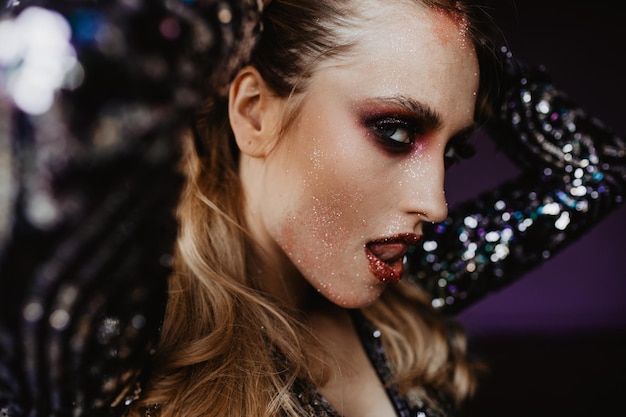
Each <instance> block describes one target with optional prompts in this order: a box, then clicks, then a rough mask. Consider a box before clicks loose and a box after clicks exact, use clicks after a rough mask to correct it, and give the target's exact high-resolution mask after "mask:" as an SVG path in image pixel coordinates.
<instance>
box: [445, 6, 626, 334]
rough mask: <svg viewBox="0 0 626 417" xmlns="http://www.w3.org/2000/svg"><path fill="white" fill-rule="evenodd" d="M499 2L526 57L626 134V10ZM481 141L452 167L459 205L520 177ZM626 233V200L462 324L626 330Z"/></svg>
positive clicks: (504, 23)
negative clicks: (625, 13)
mask: <svg viewBox="0 0 626 417" xmlns="http://www.w3.org/2000/svg"><path fill="white" fill-rule="evenodd" d="M494 4H495V5H496V6H495V9H494V13H493V14H494V15H495V17H496V18H497V20H498V21H499V22H500V25H501V27H502V28H503V30H504V31H505V33H506V35H507V38H508V40H509V43H510V45H511V48H512V50H513V51H514V52H515V53H516V54H517V56H518V57H520V58H521V59H523V60H525V61H528V62H532V63H541V64H544V65H546V67H547V68H548V71H549V73H550V74H551V76H552V78H553V80H554V83H555V85H556V86H557V87H558V88H560V89H561V90H564V91H565V92H567V94H568V95H569V96H570V97H571V98H572V99H574V100H575V101H576V102H577V103H579V104H580V105H581V107H583V108H584V109H585V110H587V112H588V113H589V114H591V115H593V116H596V117H597V118H599V119H600V120H602V121H603V122H604V123H605V124H606V125H608V126H609V127H611V128H612V129H614V130H615V131H616V132H618V133H620V134H622V135H625V134H626V112H625V110H626V106H625V105H624V103H625V101H626V78H625V77H626V63H625V62H624V59H623V55H624V53H625V52H626V47H625V46H626V24H625V23H624V19H623V16H622V15H621V14H620V13H617V12H616V10H615V9H614V8H612V7H609V6H603V5H598V4H595V3H594V4H592V5H590V4H588V3H583V2H581V3H580V4H577V3H575V2H571V1H570V2H566V1H552V2H548V1H545V0H544V1H538V0H523V1H522V0H518V1H517V5H516V6H513V5H512V4H510V3H509V2H503V1H497V2H494ZM477 146H478V148H479V152H478V155H477V156H476V157H474V158H473V159H472V160H470V161H467V162H465V163H462V164H461V165H460V166H456V167H454V168H453V169H452V170H451V171H450V173H449V178H448V185H447V196H448V199H449V201H450V203H451V204H454V202H455V201H460V200H464V199H466V198H471V197H472V196H473V195H475V193H477V192H478V191H481V190H483V189H486V188H489V187H490V186H493V185H495V184H497V183H499V182H501V180H503V179H504V178H509V177H511V176H514V175H516V172H517V170H516V168H515V167H514V166H513V165H512V164H511V163H510V162H509V161H508V160H506V159H504V157H503V156H501V155H499V154H497V153H496V152H495V149H494V147H493V146H492V144H491V142H489V141H488V140H480V141H478V142H477ZM494 155H495V158H494ZM494 173H497V174H498V175H501V176H500V177H499V178H495V175H494ZM625 235H626V204H625V205H624V206H622V207H621V208H620V209H619V210H617V211H615V212H613V213H612V214H611V215H610V216H609V217H608V218H606V219H605V220H604V221H603V222H602V223H601V224H600V225H599V226H597V227H596V228H595V229H594V230H593V231H591V232H589V233H588V234H587V235H586V236H585V237H584V238H583V239H581V240H579V241H577V242H576V243H574V244H573V245H572V246H570V247H568V248H566V249H565V250H563V251H562V252H560V253H559V254H557V255H556V256H555V257H553V258H552V260H551V261H549V262H548V263H547V264H545V265H543V266H541V267H539V268H538V269H536V270H534V271H532V272H531V273H529V274H528V275H526V276H525V277H524V278H522V279H521V280H519V281H517V282H515V283H513V284H511V285H509V286H508V287H506V288H504V289H502V290H500V291H499V292H497V293H494V294H492V295H491V296H489V297H487V298H486V299H485V300H483V301H481V302H479V303H477V304H476V305H474V306H472V307H470V308H469V309H468V310H467V311H465V312H463V313H462V315H461V316H460V319H461V321H462V322H463V323H465V325H466V327H467V329H468V331H469V332H470V333H474V334H477V335H479V336H483V337H491V336H494V335H502V334H515V333H542V334H554V333H555V332H556V333H562V334H576V333H583V332H584V333H587V332H589V331H592V332H593V331H598V330H620V331H626V300H625V298H626V249H624V242H623V239H624V236H625Z"/></svg>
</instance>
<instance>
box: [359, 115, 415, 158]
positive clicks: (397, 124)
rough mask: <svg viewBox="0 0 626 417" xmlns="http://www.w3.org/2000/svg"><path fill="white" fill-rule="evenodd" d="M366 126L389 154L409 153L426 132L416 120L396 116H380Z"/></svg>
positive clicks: (366, 122) (366, 123) (367, 122)
mask: <svg viewBox="0 0 626 417" xmlns="http://www.w3.org/2000/svg"><path fill="white" fill-rule="evenodd" d="M364 125H365V126H366V127H367V128H368V129H369V131H370V132H371V133H372V134H373V136H374V138H375V139H376V142H377V143H378V145H380V146H381V147H382V148H383V149H384V150H385V151H387V152H389V153H393V154H396V153H408V152H410V151H411V150H412V149H413V145H414V143H415V142H416V140H418V138H419V136H421V135H422V134H423V133H424V131H423V127H422V126H421V124H420V123H419V122H417V121H416V120H414V119H410V118H405V117H399V116H397V115H394V116H380V117H374V118H373V119H367V120H365V122H364Z"/></svg>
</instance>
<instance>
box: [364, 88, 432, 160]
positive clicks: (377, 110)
mask: <svg viewBox="0 0 626 417" xmlns="http://www.w3.org/2000/svg"><path fill="white" fill-rule="evenodd" d="M357 107H358V108H359V109H360V114H359V116H360V119H361V124H362V126H363V127H364V128H365V130H366V132H367V135H368V136H369V137H371V138H373V140H374V141H375V143H376V145H377V146H379V147H380V148H382V149H383V150H384V151H386V152H387V153H389V154H392V155H393V154H406V153H409V152H410V151H411V150H412V149H414V147H415V144H416V143H417V142H419V141H420V140H421V139H423V138H424V137H425V136H426V135H427V134H428V132H431V131H432V130H434V129H435V128H436V127H438V126H439V125H440V120H441V119H440V118H439V117H438V115H437V114H436V113H435V112H434V111H433V110H432V109H431V108H430V107H428V106H426V105H424V104H423V103H420V102H418V101H415V100H412V99H410V98H407V97H403V96H393V97H377V98H373V99H368V100H365V101H363V102H361V103H360V105H359V106H357Z"/></svg>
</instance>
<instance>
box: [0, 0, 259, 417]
mask: <svg viewBox="0 0 626 417" xmlns="http://www.w3.org/2000/svg"><path fill="white" fill-rule="evenodd" d="M0 7H2V12H1V14H0V276H1V279H0V294H1V297H2V299H1V302H0V415H3V416H11V417H17V416H52V415H55V416H81V415H85V416H87V415H88V416H97V415H100V414H108V410H109V406H110V405H113V406H114V407H123V406H124V404H125V403H126V402H128V401H131V400H132V399H133V397H134V396H135V394H136V391H137V390H138V387H139V386H140V384H141V381H143V379H144V377H145V376H147V375H148V373H149V365H150V358H151V355H152V350H153V348H154V346H155V344H156V343H157V339H158V331H159V326H160V321H161V318H162V316H163V311H164V306H165V301H166V283H167V281H166V279H167V276H168V275H169V272H170V259H171V252H172V245H173V241H174V239H175V236H176V227H177V226H176V222H175V218H174V207H175V205H176V203H177V200H178V195H179V191H180V188H181V185H182V176H181V175H179V174H178V172H177V164H178V161H179V154H180V152H179V143H178V140H177V138H178V137H179V132H180V129H181V128H182V127H183V126H184V125H185V124H186V122H187V118H188V117H189V115H190V114H191V112H192V110H193V109H195V107H196V106H197V105H198V103H199V102H200V100H202V99H203V98H204V97H205V96H207V95H209V94H221V93H223V88H222V87H223V86H225V85H227V80H228V79H229V78H230V77H231V76H232V75H233V73H234V72H235V71H236V70H237V69H238V68H239V66H240V65H241V64H242V63H243V62H246V61H247V59H248V54H249V53H250V50H251V47H252V45H253V44H254V40H255V36H256V34H257V33H258V22H259V6H258V4H257V2H256V0H241V1H229V2H225V1H208V0H207V1H197V2H196V1H176V0H163V1H160V0H151V1H135V0H118V1H116V0H111V1H95V0H68V1H63V0H56V1H53V0H51V1H44V0H33V1H30V0H22V1H17V0H9V1H8V2H5V1H0Z"/></svg>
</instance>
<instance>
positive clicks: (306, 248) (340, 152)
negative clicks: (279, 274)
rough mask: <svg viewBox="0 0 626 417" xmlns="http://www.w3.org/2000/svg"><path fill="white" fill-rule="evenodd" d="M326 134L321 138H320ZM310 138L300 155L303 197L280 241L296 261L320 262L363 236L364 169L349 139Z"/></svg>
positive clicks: (293, 211) (290, 217)
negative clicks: (309, 145)
mask: <svg viewBox="0 0 626 417" xmlns="http://www.w3.org/2000/svg"><path fill="white" fill-rule="evenodd" d="M321 137H322V136H320V138H321ZM324 138H325V139H315V138H314V139H311V140H310V141H309V142H308V143H309V144H312V146H311V147H310V148H309V149H308V151H307V152H305V153H304V154H303V155H302V158H298V159H299V160H300V161H301V162H303V163H302V165H301V168H300V184H299V185H296V186H297V187H299V191H298V193H299V196H298V198H297V199H296V201H295V203H294V205H293V206H292V208H291V210H290V212H289V214H288V215H287V216H286V218H285V219H284V222H283V223H282V225H281V227H280V231H279V236H278V240H279V244H280V245H281V247H282V248H283V250H284V251H285V252H286V253H287V254H288V255H289V256H290V257H292V258H295V259H293V260H294V262H305V263H310V262H316V261H321V260H327V259H329V258H330V257H333V256H336V254H337V253H339V252H341V251H342V250H343V249H345V247H346V245H347V242H349V241H350V239H351V238H352V239H354V237H355V236H357V237H358V236H359V234H360V233H361V230H362V228H363V225H364V223H365V218H366V217H367V213H364V212H363V207H362V206H363V201H364V200H365V198H364V195H365V193H366V191H367V190H366V189H365V187H364V184H363V183H364V181H365V177H364V171H363V169H362V161H361V160H360V159H358V158H355V155H354V152H352V153H351V152H349V150H350V149H348V148H352V147H351V146H349V144H350V141H349V140H348V138H346V137H336V136H335V137H333V136H328V135H327V136H324Z"/></svg>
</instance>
